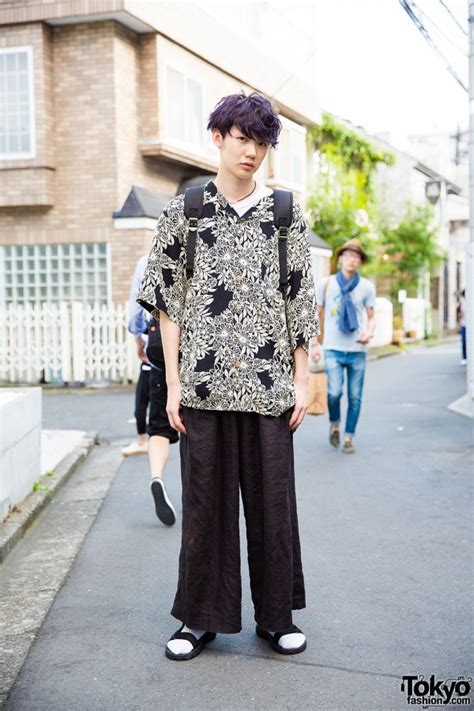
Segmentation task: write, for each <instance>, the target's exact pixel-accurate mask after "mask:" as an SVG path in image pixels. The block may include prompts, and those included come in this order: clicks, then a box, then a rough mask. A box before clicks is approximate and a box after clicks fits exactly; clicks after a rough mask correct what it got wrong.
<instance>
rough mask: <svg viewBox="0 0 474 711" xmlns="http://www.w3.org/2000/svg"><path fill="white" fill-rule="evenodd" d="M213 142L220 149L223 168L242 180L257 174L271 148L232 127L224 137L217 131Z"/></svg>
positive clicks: (213, 135)
mask: <svg viewBox="0 0 474 711" xmlns="http://www.w3.org/2000/svg"><path fill="white" fill-rule="evenodd" d="M212 140H213V141H214V143H215V145H216V146H217V147H218V148H219V149H220V159H221V166H222V167H223V168H225V169H226V170H227V171H228V172H229V173H231V174H232V175H233V176H234V177H235V178H239V179H240V180H246V179H248V178H249V177H251V176H252V175H254V173H256V172H257V170H258V169H259V168H260V165H261V163H262V161H263V159H264V158H265V156H266V155H267V151H268V148H269V144H268V143H264V142H263V141H257V140H255V139H253V138H248V137H247V136H246V135H245V134H244V133H242V131H241V130H240V129H239V128H238V127H237V126H232V127H231V129H230V131H229V133H226V135H225V136H224V137H222V135H221V133H220V131H218V130H217V129H215V130H214V131H213V132H212Z"/></svg>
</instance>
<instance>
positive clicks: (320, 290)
mask: <svg viewBox="0 0 474 711" xmlns="http://www.w3.org/2000/svg"><path fill="white" fill-rule="evenodd" d="M325 282H326V279H322V280H320V281H319V283H318V286H317V287H316V302H317V304H318V306H324V302H325V294H324V284H325Z"/></svg>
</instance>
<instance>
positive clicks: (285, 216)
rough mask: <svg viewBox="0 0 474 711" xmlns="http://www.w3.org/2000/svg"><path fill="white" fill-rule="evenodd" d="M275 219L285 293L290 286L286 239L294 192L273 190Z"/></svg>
mask: <svg viewBox="0 0 474 711" xmlns="http://www.w3.org/2000/svg"><path fill="white" fill-rule="evenodd" d="M273 219H274V221H275V227H276V228H277V230H278V261H279V264H280V289H281V291H282V292H283V294H284V293H285V290H286V288H287V286H288V267H287V261H286V240H287V237H288V229H289V227H290V225H291V221H292V219H293V193H290V192H288V190H274V191H273Z"/></svg>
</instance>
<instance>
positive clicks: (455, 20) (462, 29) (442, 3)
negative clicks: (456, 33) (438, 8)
mask: <svg viewBox="0 0 474 711" xmlns="http://www.w3.org/2000/svg"><path fill="white" fill-rule="evenodd" d="M439 2H440V4H441V5H442V6H443V7H444V9H445V10H446V12H448V13H449V14H450V15H451V17H452V18H453V20H454V22H455V23H456V24H457V26H458V27H459V29H460V30H461V32H463V33H464V34H465V35H466V37H467V36H468V34H467V30H465V29H464V27H463V26H462V25H461V23H460V22H459V20H458V18H457V17H456V16H455V14H454V12H452V10H451V8H450V7H449V5H446V3H445V2H444V0H439Z"/></svg>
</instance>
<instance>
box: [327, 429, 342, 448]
mask: <svg viewBox="0 0 474 711" xmlns="http://www.w3.org/2000/svg"><path fill="white" fill-rule="evenodd" d="M340 441H341V435H340V430H330V432H329V444H330V445H331V446H332V447H336V449H337V447H339V444H340Z"/></svg>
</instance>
